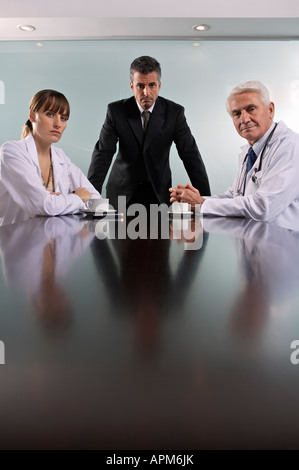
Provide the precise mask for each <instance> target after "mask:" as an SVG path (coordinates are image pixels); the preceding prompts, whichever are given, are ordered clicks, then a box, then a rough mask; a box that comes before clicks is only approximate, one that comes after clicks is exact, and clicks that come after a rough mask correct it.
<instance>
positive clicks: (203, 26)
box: [193, 24, 210, 31]
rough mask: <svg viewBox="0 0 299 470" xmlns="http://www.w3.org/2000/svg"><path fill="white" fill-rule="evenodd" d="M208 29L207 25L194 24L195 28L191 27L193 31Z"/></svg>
mask: <svg viewBox="0 0 299 470" xmlns="http://www.w3.org/2000/svg"><path fill="white" fill-rule="evenodd" d="M209 28H210V26H209V25H208V24H196V25H195V26H193V29H195V31H206V30H207V29H209Z"/></svg>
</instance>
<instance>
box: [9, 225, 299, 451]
mask: <svg viewBox="0 0 299 470" xmlns="http://www.w3.org/2000/svg"><path fill="white" fill-rule="evenodd" d="M191 222H192V224H193V225H191V226H189V227H188V230H189V229H190V230H191V229H192V230H193V231H194V230H195V232H194V233H195V235H194V238H192V237H189V236H186V233H189V232H186V230H185V228H186V225H183V223H182V225H181V226H180V223H181V222H180V221H177V220H172V219H171V218H170V220H167V226H168V227H169V236H168V237H166V236H165V237H164V236H162V235H161V233H159V235H158V237H156V238H155V239H150V238H143V239H140V238H137V239H130V238H129V237H128V236H127V235H126V234H127V233H129V232H126V230H127V228H128V226H129V220H128V219H127V220H126V219H125V220H120V221H117V222H114V221H110V222H106V225H105V224H104V223H103V221H101V220H97V219H96V220H94V219H92V218H90V217H84V216H70V217H60V218H37V219H31V220H28V221H26V222H23V223H20V224H15V225H10V226H3V227H1V228H0V250H1V265H2V269H1V273H0V298H1V315H0V340H1V341H2V344H3V346H4V347H5V364H4V365H0V378H1V384H0V415H1V417H0V448H1V449H106V450H109V449H119V450H120V449H123V450H124V449H156V450H157V449H174V450H175V449H269V448H271V449H281V448H284V449H285V448H293V449H296V448H298V447H299V419H298V416H299V365H296V363H295V364H293V363H292V362H291V355H292V353H293V354H294V355H295V353H296V351H295V350H294V349H292V348H291V343H292V342H293V341H294V340H297V339H299V288H298V287H299V232H296V231H292V230H286V229H283V228H280V227H277V226H275V225H272V224H262V223H259V222H254V221H250V220H245V219H237V218H236V219H224V218H204V219H202V218H200V217H196V218H195V219H194V218H192V221H191ZM152 223H155V222H153V221H152ZM165 223H166V222H165V220H164V225H165ZM188 224H189V222H188ZM135 228H136V227H135ZM183 229H184V230H183ZM131 230H133V225H131ZM182 230H183V235H184V237H185V239H186V238H187V239H188V240H187V242H186V240H184V239H183V238H182ZM190 230H189V231H190ZM124 234H125V235H124ZM143 236H144V234H143ZM196 243H197V245H196ZM192 245H193V246H192ZM298 344H299V343H298ZM294 355H293V357H294ZM298 357H299V354H298ZM295 362H296V361H295Z"/></svg>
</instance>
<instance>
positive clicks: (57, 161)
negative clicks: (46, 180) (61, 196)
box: [51, 145, 65, 189]
mask: <svg viewBox="0 0 299 470" xmlns="http://www.w3.org/2000/svg"><path fill="white" fill-rule="evenodd" d="M51 152H52V163H53V170H54V183H55V189H56V188H57V187H60V183H63V181H62V180H63V175H65V172H64V165H65V161H64V160H63V158H62V157H61V156H60V155H59V152H58V149H57V148H56V147H54V146H53V145H52V146H51Z"/></svg>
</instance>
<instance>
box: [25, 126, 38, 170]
mask: <svg viewBox="0 0 299 470" xmlns="http://www.w3.org/2000/svg"><path fill="white" fill-rule="evenodd" d="M25 145H26V149H27V152H28V153H29V155H30V157H31V158H32V161H33V163H34V165H35V166H36V168H37V171H38V174H39V175H40V177H41V176H42V174H41V170H40V166H39V161H38V155H37V150H36V145H35V141H34V138H33V135H32V134H30V135H29V136H28V137H26V138H25Z"/></svg>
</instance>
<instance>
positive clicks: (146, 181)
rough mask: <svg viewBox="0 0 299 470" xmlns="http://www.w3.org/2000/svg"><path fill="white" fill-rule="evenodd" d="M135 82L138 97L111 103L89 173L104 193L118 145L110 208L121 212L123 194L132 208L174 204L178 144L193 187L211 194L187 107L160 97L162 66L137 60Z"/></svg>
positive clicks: (133, 70) (145, 59) (132, 73)
mask: <svg viewBox="0 0 299 470" xmlns="http://www.w3.org/2000/svg"><path fill="white" fill-rule="evenodd" d="M130 79H131V82H130V87H131V90H132V92H133V94H134V96H133V97H131V98H129V99H124V100H120V101H116V102H114V103H110V104H109V105H108V110H107V116H106V120H105V123H104V125H103V127H102V130H101V134H100V138H99V140H98V142H97V143H96V145H95V148H94V151H93V155H92V161H91V165H90V168H89V172H88V178H89V180H90V182H91V183H92V184H93V185H94V186H95V187H96V189H97V190H98V191H99V192H102V185H103V183H104V180H105V177H106V175H107V172H108V170H109V167H110V165H111V161H112V158H113V155H114V154H115V152H116V146H117V143H118V144H119V149H118V154H117V157H116V161H115V163H114V165H113V167H112V170H111V173H110V176H109V180H108V184H107V198H109V202H110V204H112V206H113V207H115V208H116V207H117V205H118V204H117V203H118V196H126V202H127V205H130V204H133V203H140V204H143V205H145V206H147V207H148V206H149V205H150V204H161V203H165V204H169V188H170V187H171V170H170V166H169V153H170V148H171V145H172V143H173V142H174V143H175V145H176V148H177V151H178V154H179V156H180V158H181V159H182V161H183V163H184V166H185V169H186V171H187V173H188V175H189V178H190V179H191V181H192V184H193V185H194V186H195V187H196V188H199V189H200V192H201V193H202V194H205V195H210V187H209V181H208V176H207V173H206V169H205V166H204V163H203V161H202V159H201V156H200V153H199V150H198V148H197V145H196V142H195V139H194V137H193V136H192V134H191V131H190V128H189V127H188V124H187V122H186V118H185V114H184V108H183V107H182V106H180V105H179V104H176V103H174V102H173V101H169V100H166V99H165V98H162V97H159V96H158V95H159V91H160V88H161V68H160V64H159V62H157V61H156V60H155V59H153V58H152V57H148V56H142V57H139V58H138V59H135V60H134V61H133V62H132V64H131V69H130ZM144 111H145V112H146V114H147V115H144V114H143V112H144Z"/></svg>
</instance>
